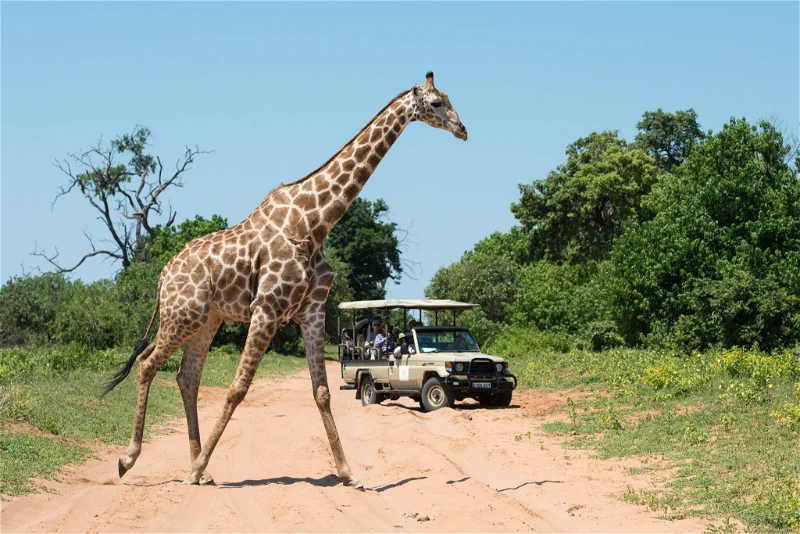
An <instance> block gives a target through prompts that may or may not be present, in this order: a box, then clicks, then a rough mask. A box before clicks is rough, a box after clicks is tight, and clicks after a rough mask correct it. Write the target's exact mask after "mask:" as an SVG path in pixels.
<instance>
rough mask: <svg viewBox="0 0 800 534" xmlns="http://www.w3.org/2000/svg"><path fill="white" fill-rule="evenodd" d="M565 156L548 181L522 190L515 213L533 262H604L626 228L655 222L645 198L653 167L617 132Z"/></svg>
mask: <svg viewBox="0 0 800 534" xmlns="http://www.w3.org/2000/svg"><path fill="white" fill-rule="evenodd" d="M566 153H567V162H566V163H564V164H563V165H559V166H558V167H557V168H556V170H554V171H550V173H548V175H547V177H546V178H545V179H544V180H535V181H534V182H533V183H531V184H521V185H520V186H519V189H520V192H521V197H520V199H519V202H517V203H514V204H512V205H511V212H512V213H513V214H514V216H515V217H516V218H517V219H518V220H519V222H520V225H521V230H522V231H523V232H527V233H528V234H529V235H530V239H531V253H532V256H533V259H534V260H537V259H547V260H550V261H555V262H567V263H580V262H584V261H588V260H595V259H602V258H605V257H607V255H608V253H609V252H610V250H611V248H612V245H613V243H614V240H615V239H616V238H617V237H619V236H620V235H621V234H622V232H623V231H624V230H625V229H626V228H628V227H629V226H630V225H632V224H634V223H635V222H637V221H640V220H646V219H648V218H649V217H651V214H650V212H649V210H648V209H647V208H646V207H645V206H643V205H642V199H643V197H645V196H646V195H647V194H648V193H649V192H650V190H651V188H652V186H653V184H654V182H655V180H656V175H657V169H656V167H655V163H654V161H653V158H651V157H650V156H648V155H647V154H645V152H644V151H643V150H641V149H637V148H629V147H628V146H627V143H626V142H625V140H624V139H620V138H619V137H618V135H617V132H616V131H614V132H602V133H596V132H595V133H592V134H590V135H589V136H588V137H584V138H581V139H578V140H577V141H575V142H574V143H572V144H571V145H569V146H568V147H567V151H566Z"/></svg>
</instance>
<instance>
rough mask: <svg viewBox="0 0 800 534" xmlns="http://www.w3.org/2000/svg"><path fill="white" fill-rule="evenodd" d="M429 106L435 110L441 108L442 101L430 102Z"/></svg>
mask: <svg viewBox="0 0 800 534" xmlns="http://www.w3.org/2000/svg"><path fill="white" fill-rule="evenodd" d="M431 106H433V107H435V108H440V107H442V101H441V100H437V101H436V102H431Z"/></svg>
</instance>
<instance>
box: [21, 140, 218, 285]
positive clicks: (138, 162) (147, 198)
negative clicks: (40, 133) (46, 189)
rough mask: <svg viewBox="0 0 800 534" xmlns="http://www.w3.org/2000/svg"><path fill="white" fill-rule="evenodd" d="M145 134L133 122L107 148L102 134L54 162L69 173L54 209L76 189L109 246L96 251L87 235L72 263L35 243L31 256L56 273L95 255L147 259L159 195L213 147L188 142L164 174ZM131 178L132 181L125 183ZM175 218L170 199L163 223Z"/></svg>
mask: <svg viewBox="0 0 800 534" xmlns="http://www.w3.org/2000/svg"><path fill="white" fill-rule="evenodd" d="M149 135H150V131H149V130H148V129H147V128H144V127H142V126H138V125H137V126H136V127H135V128H134V130H133V131H132V133H130V134H126V135H123V136H121V137H119V138H117V139H114V140H112V141H111V144H110V147H107V148H103V146H102V138H101V139H100V140H99V141H98V142H97V144H95V145H94V146H92V147H91V148H89V149H88V150H86V151H81V152H79V153H77V154H75V153H68V154H67V157H66V158H65V159H64V160H63V161H60V162H59V161H56V162H54V164H55V166H56V167H57V168H58V169H59V170H60V171H61V172H63V173H64V174H65V175H66V176H67V177H68V183H67V185H66V186H64V187H59V192H58V194H57V195H56V197H55V199H54V200H53V202H52V203H51V209H54V208H55V203H56V201H58V199H59V198H61V197H62V196H65V195H68V194H69V193H71V192H73V191H75V190H76V189H77V190H79V191H80V192H81V194H82V195H83V197H84V198H85V199H86V200H87V202H88V203H89V205H90V206H91V207H92V208H94V209H95V210H96V211H97V212H98V213H99V216H98V217H97V219H98V220H99V221H100V222H101V223H102V224H103V226H104V227H105V228H106V229H107V230H108V234H109V235H110V237H111V239H110V240H105V241H107V242H108V243H111V244H112V245H113V247H112V248H110V249H103V250H98V249H97V248H96V247H95V246H94V243H93V241H92V239H91V238H90V237H89V236H88V235H87V236H86V237H87V239H88V240H89V243H90V246H91V249H92V251H91V252H90V253H88V254H86V255H84V256H83V257H82V258H81V259H80V261H79V262H78V263H77V264H76V265H74V266H72V267H70V268H64V267H62V266H61V265H60V263H59V262H58V257H59V253H58V250H57V249H56V252H55V254H52V255H49V254H47V253H46V252H44V251H39V250H38V249H37V248H35V250H34V252H33V254H32V255H34V256H39V257H41V258H44V259H45V260H46V261H47V262H48V263H50V264H51V265H53V266H54V267H55V268H56V269H57V270H58V271H60V272H71V271H74V270H75V269H77V268H78V267H79V266H80V265H81V264H83V262H84V261H86V260H87V259H88V258H91V257H95V256H105V257H106V258H107V259H109V258H110V259H113V260H115V261H121V262H122V268H123V269H127V268H128V267H129V266H130V265H131V264H132V263H134V262H138V261H145V260H146V259H147V247H148V246H149V243H148V239H147V238H146V237H149V238H153V237H155V236H156V234H157V231H158V228H159V225H158V224H157V223H156V221H154V220H153V215H154V214H155V215H158V216H161V215H162V198H161V197H162V195H163V194H164V192H165V191H167V190H168V189H169V188H172V187H183V185H184V182H183V179H184V176H185V173H186V172H187V171H188V170H189V169H190V168H191V165H192V163H194V161H195V158H196V157H197V156H198V155H201V154H202V155H205V154H210V153H212V152H213V151H204V150H200V149H199V148H198V147H197V146H195V147H194V148H189V147H188V146H187V147H186V151H185V153H184V155H183V158H182V159H179V160H178V161H177V163H176V165H175V172H174V173H173V174H172V175H171V176H168V177H167V176H165V175H164V166H163V164H162V162H161V158H159V157H157V156H156V157H152V156H150V155H149V154H147V153H146V152H145V151H146V150H147V147H148V146H149V143H148V142H147V140H148V138H149ZM125 154H127V155H130V156H131V159H130V161H129V162H128V163H127V164H120V163H117V162H116V161H115V157H116V156H124V155H125ZM76 169H79V170H76ZM132 180H133V181H134V184H131V186H130V187H129V186H127V185H126V184H129V183H130V182H131V181H132ZM145 191H146V193H144V192H145ZM176 217H177V213H176V212H175V211H173V209H172V206H171V204H170V207H169V212H168V214H167V219H166V222H165V224H164V225H163V226H161V227H162V228H167V227H170V226H172V225H173V224H174V223H175V218H176ZM84 235H85V232H84Z"/></svg>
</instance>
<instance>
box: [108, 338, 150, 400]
mask: <svg viewBox="0 0 800 534" xmlns="http://www.w3.org/2000/svg"><path fill="white" fill-rule="evenodd" d="M154 348H155V343H148V340H147V338H144V339H142V340H140V341H139V342H138V343H137V344H136V347H135V348H134V349H133V354H131V357H130V358H128V361H127V362H125V363H124V364H123V365H122V367H120V369H119V370H118V371H117V372H116V373H114V375H113V376H112V377H111V380H109V381H108V383H107V384H106V389H105V390H104V391H103V393H102V394H101V395H100V398H101V399H102V398H103V397H105V396H106V395H108V394H109V393H110V392H111V390H112V389H114V388H115V387H117V386H118V385H119V384H120V383H122V381H123V380H125V378H127V376H128V375H129V374H130V372H131V369H133V364H135V363H136V358H137V356H139V355H140V354H142V353H143V352H145V351H148V350H149V351H150V352H152V351H153V349H154Z"/></svg>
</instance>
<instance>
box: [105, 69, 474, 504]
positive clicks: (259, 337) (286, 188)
mask: <svg viewBox="0 0 800 534" xmlns="http://www.w3.org/2000/svg"><path fill="white" fill-rule="evenodd" d="M415 121H420V122H424V123H426V124H428V125H430V126H433V127H434V128H440V129H443V130H446V131H449V132H451V133H452V134H453V135H454V136H455V137H457V138H458V139H462V140H464V141H466V140H467V129H466V128H465V127H464V125H463V124H462V123H461V120H460V119H459V117H458V113H456V110H455V109H454V108H453V106H452V104H451V103H450V98H449V97H448V96H447V94H446V93H444V92H442V91H439V90H438V89H436V87H435V86H434V83H433V73H432V72H428V73H427V74H426V76H425V84H424V85H422V86H419V85H414V86H413V87H412V88H411V89H409V90H407V91H404V92H402V93H400V94H399V95H398V96H396V97H395V98H394V99H392V100H391V101H390V102H389V103H388V104H387V105H386V106H385V107H384V108H383V109H382V110H381V111H380V112H379V113H378V114H377V115H376V116H375V117H374V118H373V119H372V120H371V121H370V122H369V123H368V124H367V125H366V126H365V127H364V128H362V129H361V131H360V132H358V134H356V136H355V137H353V139H351V140H350V142H348V143H347V144H346V145H344V147H342V149H341V150H339V151H338V152H337V153H336V154H334V155H333V156H332V157H331V158H330V159H329V160H328V161H327V162H325V163H324V164H322V165H321V166H320V167H318V168H317V169H316V170H314V171H312V172H311V173H309V174H308V175H307V176H305V177H304V178H301V179H300V180H297V181H294V182H291V183H289V184H281V185H279V186H278V187H276V188H275V189H273V190H272V191H271V192H270V193H269V194H268V195H267V196H266V197H265V198H264V200H263V201H262V202H261V204H260V205H259V206H258V207H257V208H256V209H255V211H253V213H251V214H250V216H249V217H247V218H246V219H245V220H244V221H242V222H241V223H239V224H237V225H236V226H232V227H231V228H228V229H226V230H222V231H220V232H216V233H213V234H209V235H206V236H204V237H201V238H198V239H195V240H194V241H191V242H189V243H187V244H186V246H185V247H184V248H183V250H181V252H179V253H178V254H177V255H176V256H175V257H173V258H172V259H171V260H170V261H169V263H168V264H167V265H166V267H164V269H163V270H162V271H161V275H160V278H159V282H158V291H157V297H156V305H155V308H154V310H153V316H152V318H151V321H150V325H149V326H148V327H147V331H146V333H145V335H144V338H143V340H142V342H139V343H138V344H137V346H136V349H135V350H134V352H133V354H132V355H131V357H130V359H129V360H128V362H127V363H126V364H125V366H124V367H123V368H122V369H121V370H120V371H119V372H118V373H117V374H116V375H115V376H114V377H113V378H112V380H111V382H110V383H109V385H108V387H107V389H106V392H105V393H104V395H105V394H106V393H108V392H109V391H111V389H113V388H114V387H115V386H116V385H117V384H119V383H120V382H122V380H124V379H125V377H126V376H127V375H128V373H129V372H130V370H131V369H132V367H133V364H134V363H136V364H137V365H138V379H139V385H138V398H137V404H136V415H135V418H134V424H133V431H132V434H131V442H130V445H129V446H128V449H127V451H126V453H125V454H124V455H122V456H120V458H119V463H118V468H119V476H120V477H122V476H123V475H124V474H125V473H126V472H127V471H128V470H129V469H131V468H132V467H133V465H134V463H135V462H136V459H137V458H138V457H139V454H140V453H141V448H142V434H143V432H144V421H145V412H146V409H147V397H148V393H149V390H150V384H151V382H152V380H153V377H154V376H155V374H156V371H157V370H158V368H159V367H161V365H162V364H163V363H164V362H165V361H167V359H169V357H170V356H172V354H173V353H174V352H175V351H176V350H177V349H178V348H179V347H181V346H183V347H184V353H183V359H182V361H181V365H180V370H179V371H178V376H177V381H178V386H179V388H180V391H181V397H182V399H183V404H184V409H185V411H186V421H187V425H188V428H189V452H190V458H191V471H190V473H189V476H188V478H187V479H186V480H185V481H184V483H185V484H200V483H206V482H211V481H213V479H212V478H211V475H210V474H208V473H207V472H206V467H207V466H208V462H209V459H210V457H211V454H212V453H213V451H214V447H215V446H216V445H217V443H218V442H219V439H220V437H221V436H222V433H223V431H224V430H225V427H226V425H227V424H228V421H230V418H231V416H232V415H233V412H234V410H235V409H236V407H237V406H238V405H239V403H240V402H241V401H242V400H243V399H244V397H245V395H246V393H247V390H248V388H249V387H250V384H251V382H252V380H253V376H254V375H255V372H256V369H257V368H258V365H259V363H260V362H261V358H262V357H263V356H264V353H265V352H266V350H267V348H268V346H269V343H270V341H271V340H272V337H273V335H274V334H275V331H276V330H277V329H278V328H279V327H280V326H283V325H285V324H287V323H288V322H289V321H292V320H293V321H295V322H296V323H297V324H298V325H299V326H300V329H301V331H302V334H303V341H304V343H305V350H306V357H307V359H308V367H309V371H310V374H311V388H312V395H313V397H314V400H315V401H316V404H317V407H318V409H319V412H320V416H321V417H322V422H323V425H324V427H325V431H326V433H327V434H328V441H329V443H330V447H331V451H332V453H333V457H334V460H335V462H336V468H337V470H338V474H339V478H340V479H341V480H342V482H343V483H344V484H346V485H351V486H354V487H356V488H359V489H363V487H362V485H361V483H360V482H359V481H358V479H357V478H356V477H355V476H354V475H353V473H352V471H351V469H350V466H349V464H348V463H347V460H346V458H345V455H344V451H343V449H342V445H341V441H340V440H339V434H338V431H337V430H336V424H335V422H334V419H333V415H332V414H331V408H330V391H329V390H328V379H327V374H326V371H325V360H324V346H323V338H324V333H325V331H324V330H325V302H326V300H327V298H328V293H329V291H330V288H331V284H332V283H333V270H332V269H331V268H330V266H329V265H328V263H327V262H326V261H325V258H324V256H323V254H322V246H323V243H324V242H325V238H326V237H327V236H328V234H329V233H330V231H331V230H332V229H333V227H334V226H335V225H336V223H337V222H339V220H340V219H341V218H342V216H343V215H344V213H345V212H346V211H347V209H348V208H349V207H350V204H352V202H353V201H354V200H355V198H356V197H357V196H358V194H359V193H360V192H361V189H362V188H363V187H364V185H365V184H366V183H367V180H368V179H369V177H370V176H371V175H372V173H373V172H374V171H375V169H376V168H377V166H378V164H379V163H380V162H381V160H382V159H383V157H384V156H385V155H386V153H387V152H388V151H389V149H390V148H391V146H392V145H393V144H394V142H395V141H396V140H397V138H398V136H399V135H400V134H401V133H402V132H403V130H405V128H406V127H407V126H408V125H409V124H410V123H412V122H415ZM159 312H160V314H161V318H160V324H159V327H158V332H157V333H156V335H155V338H154V339H153V341H152V342H150V343H148V342H147V340H148V339H149V335H150V330H151V328H152V326H153V323H154V321H155V317H156V314H157V313H159ZM223 321H226V322H231V321H234V322H235V321H242V322H249V323H250V327H249V329H248V334H247V341H246V343H245V348H244V351H243V353H242V357H241V360H240V363H239V367H238V369H237V371H236V376H235V378H234V380H233V383H232V384H231V386H230V388H229V390H228V395H227V398H226V400H225V406H224V409H223V412H222V415H221V416H220V418H219V420H218V421H217V423H216V425H215V426H214V428H213V430H212V432H211V434H210V435H209V437H208V439H207V440H206V443H205V444H204V446H203V447H202V448H201V446H200V430H199V426H198V420H197V393H198V389H199V387H200V375H201V373H202V371H203V366H204V364H205V360H206V356H207V355H208V349H209V347H210V345H211V341H212V339H213V338H214V334H216V332H217V330H218V329H219V326H220V324H221V323H222V322H223Z"/></svg>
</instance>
